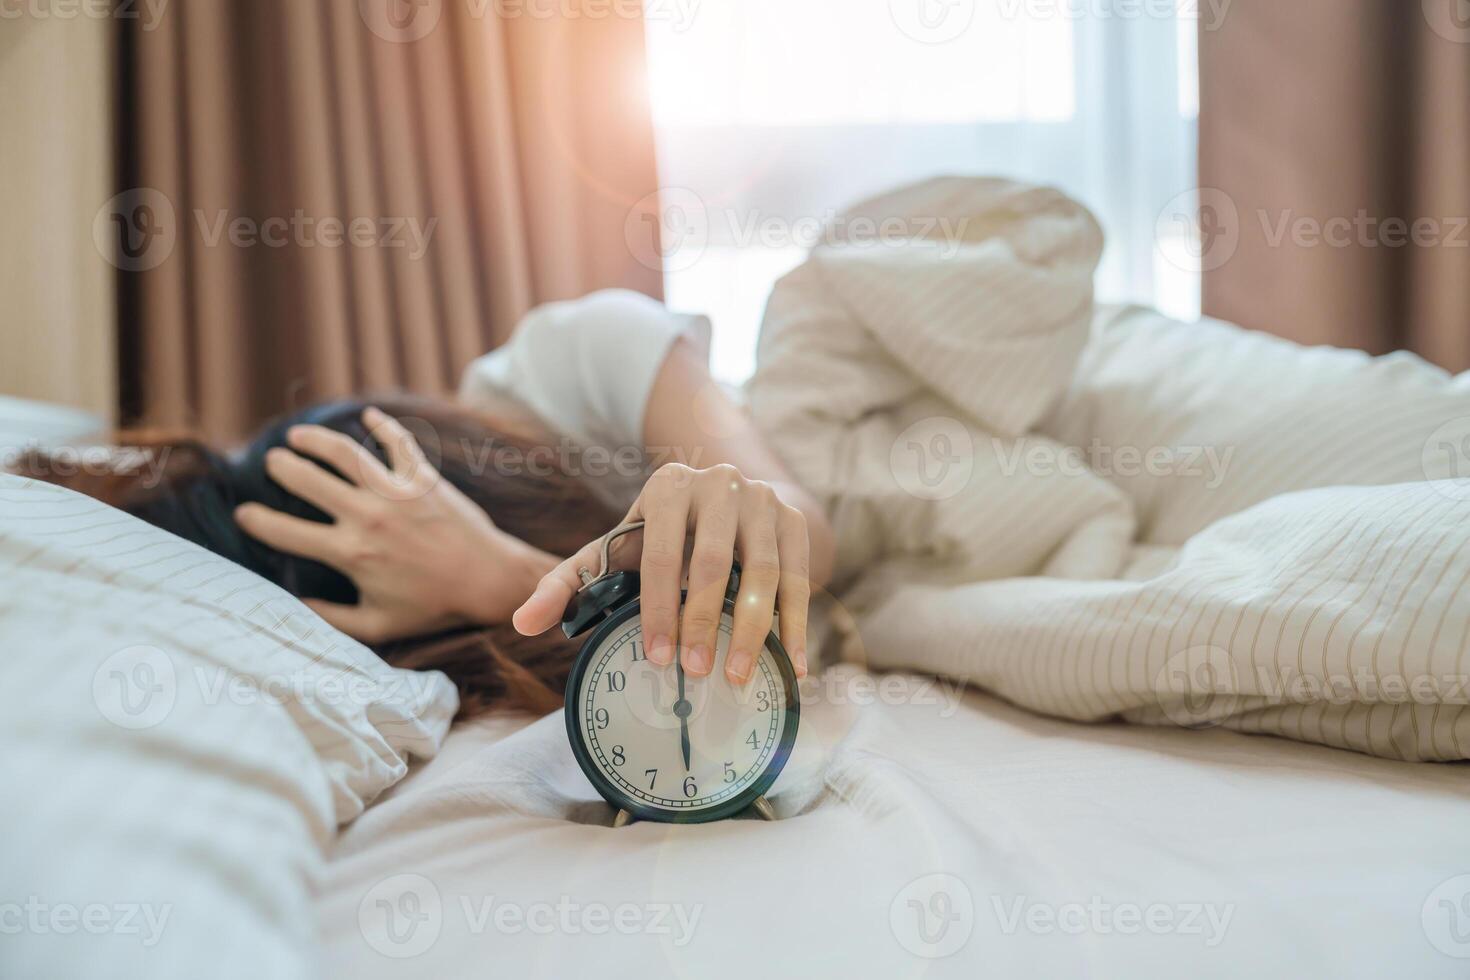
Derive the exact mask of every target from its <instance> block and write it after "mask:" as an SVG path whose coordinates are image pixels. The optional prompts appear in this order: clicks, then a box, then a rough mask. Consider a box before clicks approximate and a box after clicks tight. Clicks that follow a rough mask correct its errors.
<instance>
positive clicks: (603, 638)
mask: <svg viewBox="0 0 1470 980" xmlns="http://www.w3.org/2000/svg"><path fill="white" fill-rule="evenodd" d="M642 527H643V523H642V522H641V521H640V522H635V523H632V524H625V525H623V526H621V527H618V528H616V529H615V530H613V531H611V532H610V533H609V534H608V535H607V536H606V537H604V538H603V541H602V571H601V574H599V575H597V576H594V575H593V574H592V572H591V571H590V570H589V569H586V568H583V569H580V570H579V575H580V577H581V579H582V588H581V589H580V590H578V592H577V594H576V595H575V596H574V597H573V600H572V602H571V603H570V604H569V605H568V607H567V611H566V614H565V616H564V617H563V620H562V631H563V632H564V633H566V636H567V638H568V639H573V638H575V637H578V636H584V635H585V636H586V640H585V641H584V642H583V643H582V647H581V649H580V651H579V652H578V654H577V658H576V660H575V662H574V663H573V665H572V672H571V676H570V677H569V678H568V680H567V689H566V724H567V738H568V739H569V740H570V741H571V745H572V754H573V755H574V756H575V757H576V759H577V764H578V765H579V766H581V768H582V771H583V772H584V773H586V774H587V778H588V780H590V781H591V783H592V785H593V787H594V788H595V789H596V790H597V792H598V793H599V794H600V795H601V796H602V798H603V799H605V800H607V802H608V803H610V804H611V805H612V806H613V807H615V808H616V809H617V811H618V813H617V816H616V817H615V819H614V821H613V826H615V827H621V826H624V825H625V824H627V823H629V822H630V821H632V820H648V821H656V822H660V823H705V822H707V821H711V820H723V819H726V818H728V817H733V816H735V815H737V814H739V813H741V812H743V811H745V810H753V811H754V812H755V813H756V814H757V815H759V816H761V817H762V818H764V819H767V820H773V819H775V814H774V811H773V810H772V809H771V805H770V803H768V802H767V801H766V798H765V793H766V792H767V791H768V790H769V789H770V788H771V785H772V784H773V783H774V782H775V781H776V777H777V776H779V775H780V774H781V770H782V768H783V767H784V766H785V765H786V760H787V759H788V758H789V757H790V755H791V748H792V745H793V744H794V743H795V741H796V731H797V726H798V724H799V722H800V717H801V703H800V694H799V691H798V689H797V682H796V672H795V671H794V670H793V669H792V666H791V660H790V658H789V657H788V656H787V655H786V651H785V650H784V649H783V648H782V646H781V642H780V640H778V639H777V638H776V635H775V634H774V633H771V634H769V635H768V636H767V637H766V642H765V647H764V648H763V649H762V651H761V653H760V655H759V656H758V657H757V658H756V663H755V669H754V671H753V672H752V674H751V679H750V681H749V682H747V683H746V684H743V685H735V684H731V683H730V682H729V681H728V680H727V679H726V678H725V675H724V666H723V665H724V661H725V657H726V655H727V654H728V652H729V645H730V634H731V629H732V628H733V626H734V620H733V615H734V612H735V599H736V596H737V595H738V594H739V588H740V571H739V567H738V566H735V567H734V569H733V570H732V573H731V576H730V582H729V586H728V588H727V589H726V591H725V608H724V612H723V614H722V616H721V617H720V627H719V638H718V642H717V643H716V651H715V666H714V669H713V670H712V671H711V672H710V674H709V676H707V677H694V676H692V675H689V674H687V673H685V671H684V666H683V663H682V662H681V658H680V657H678V656H675V658H674V663H673V664H670V665H669V666H667V667H660V666H659V665H657V664H655V663H653V662H651V661H650V660H649V659H648V654H647V648H646V647H645V645H644V637H643V624H642V621H641V619H640V617H639V598H638V597H639V576H638V573H637V572H613V571H611V566H610V565H609V563H608V549H609V547H610V546H611V544H612V542H613V541H614V540H616V539H617V538H619V537H621V536H622V535H624V534H628V533H630V532H633V531H637V530H639V529H641V528H642Z"/></svg>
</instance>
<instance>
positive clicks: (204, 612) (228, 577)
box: [0, 475, 457, 980]
mask: <svg viewBox="0 0 1470 980" xmlns="http://www.w3.org/2000/svg"><path fill="white" fill-rule="evenodd" d="M0 585H3V592H0V698H3V704H0V746H4V752H3V756H0V786H4V787H5V790H4V793H5V798H6V804H5V805H4V806H3V807H0V841H3V844H0V881H3V882H4V884H5V887H4V890H3V894H0V935H3V940H0V975H3V976H17V977H19V976H35V977H40V976H54V977H63V976H64V977H68V978H85V977H94V976H147V977H150V978H166V977H175V976H177V977H181V978H189V980H197V978H198V977H203V976H208V977H232V976H240V977H250V978H252V980H256V978H260V977H272V978H290V977H298V976H308V975H311V974H312V973H314V968H313V946H314V928H313V916H312V909H311V905H310V891H311V883H312V880H313V879H314V877H315V876H316V874H317V872H318V870H319V869H320V866H321V861H322V856H323V849H324V846H325V845H326V844H327V843H328V842H329V841H330V840H331V839H332V837H333V835H334V834H335V831H336V828H337V826H338V825H339V824H341V823H344V822H346V821H349V820H351V819H352V818H353V817H355V816H356V815H357V814H359V813H360V812H362V809H363V808H364V807H365V806H366V805H367V804H368V803H369V802H370V801H371V800H372V799H373V798H374V797H375V796H376V795H377V794H379V793H381V792H382V791H383V790H385V789H386V788H388V787H389V786H391V785H392V784H393V783H395V782H396V781H397V780H398V779H400V778H401V777H402V776H403V774H404V773H405V772H406V769H407V757H408V756H409V755H416V756H422V757H428V756H432V755H433V754H434V753H435V752H436V751H437V750H438V748H439V745H440V744H441V742H442V740H443V738H444V735H445V733H446V732H447V730H448V727H449V723H450V721H451V719H452V717H453V715H454V712H455V709H456V707H457V697H456V695H455V691H454V688H453V686H452V685H451V684H450V682H449V681H448V679H447V678H445V677H444V676H443V675H442V674H414V673H411V672H407V671H400V670H396V669H393V668H391V667H389V666H387V665H386V664H384V663H383V662H382V661H381V660H379V659H378V658H377V657H376V656H375V655H374V654H373V653H372V652H371V651H369V650H368V649H366V648H365V647H363V646H361V645H359V644H358V643H356V642H355V641H352V640H350V639H348V638H347V637H345V636H344V635H342V634H341V633H339V632H337V631H336V630H333V629H332V628H330V627H329V626H327V625H326V624H325V623H323V622H322V621H321V620H320V619H318V618H317V617H316V616H315V615H314V614H312V613H311V612H310V610H308V609H307V608H306V607H305V606H303V605H301V604H300V603H299V602H297V601H296V600H295V599H294V598H292V597H291V596H289V595H287V594H286V593H285V592H283V591H281V590H280V589H278V588H276V587H275V586H273V585H271V584H269V583H268V582H266V581H265V580H263V579H261V578H260V577H258V576H256V575H254V574H252V573H250V572H248V571H246V570H244V569H242V568H240V567H239V566H237V565H235V564H233V563H231V562H228V561H225V560H224V559H221V558H219V557H217V556H215V555H213V554H211V553H210V552H208V551H206V550H204V549H202V548H199V547H197V546H195V545H193V544H190V543H188V542H185V541H183V540H181V539H179V538H177V537H175V536H173V535H171V534H168V533H166V532H163V531H160V530H158V529H156V528H153V527H151V526H149V525H147V524H145V523H143V522H141V521H139V520H136V519H135V518H133V517H130V516H128V515H126V514H124V513H122V512H120V511H117V510H114V509H112V508H109V507H106V506H104V505H102V504H100V503H97V502H96V501H93V500H90V499H88V498H86V497H82V496H79V495H77V494H74V493H71V492H69V491H65V490H61V489H58V488H56V487H52V486H49V485H46V484H42V483H37V482H33V481H29V480H24V479H21V478H18V477H11V476H3V475H0Z"/></svg>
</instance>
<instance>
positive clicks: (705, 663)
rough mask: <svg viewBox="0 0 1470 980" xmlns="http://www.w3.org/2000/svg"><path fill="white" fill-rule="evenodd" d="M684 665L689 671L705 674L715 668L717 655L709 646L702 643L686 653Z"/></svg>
mask: <svg viewBox="0 0 1470 980" xmlns="http://www.w3.org/2000/svg"><path fill="white" fill-rule="evenodd" d="M684 666H685V668H687V669H688V671H689V673H691V674H698V675H700V676H703V675H705V674H708V673H709V672H710V671H712V670H714V669H715V655H714V654H713V653H711V652H710V648H709V647H707V646H705V645H703V644H700V645H699V646H697V647H695V648H694V649H692V650H690V651H689V652H688V653H686V654H684Z"/></svg>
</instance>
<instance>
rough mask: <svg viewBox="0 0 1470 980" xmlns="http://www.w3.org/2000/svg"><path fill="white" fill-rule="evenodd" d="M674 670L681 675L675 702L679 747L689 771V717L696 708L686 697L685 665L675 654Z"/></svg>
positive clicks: (685, 768)
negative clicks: (682, 751) (681, 749)
mask: <svg viewBox="0 0 1470 980" xmlns="http://www.w3.org/2000/svg"><path fill="white" fill-rule="evenodd" d="M674 669H675V670H676V671H677V672H678V674H679V700H677V701H675V702H674V714H676V715H678V716H679V745H680V747H681V748H683V750H684V771H685V772H688V771H689V715H690V713H691V712H692V711H693V710H694V706H693V705H692V704H690V703H689V699H688V698H686V697H685V696H684V664H683V662H682V661H681V660H680V659H679V654H678V651H677V650H676V651H675V652H674Z"/></svg>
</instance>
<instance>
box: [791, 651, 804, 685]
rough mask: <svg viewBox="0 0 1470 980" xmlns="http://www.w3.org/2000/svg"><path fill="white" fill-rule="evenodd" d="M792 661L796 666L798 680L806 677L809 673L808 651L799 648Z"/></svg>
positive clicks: (792, 656)
mask: <svg viewBox="0 0 1470 980" xmlns="http://www.w3.org/2000/svg"><path fill="white" fill-rule="evenodd" d="M791 659H792V661H793V662H794V663H795V664H796V676H797V679H798V680H799V679H801V678H803V677H805V676H806V671H807V664H806V651H805V650H803V649H801V648H800V647H797V648H796V652H795V653H793V654H792V655H791Z"/></svg>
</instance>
